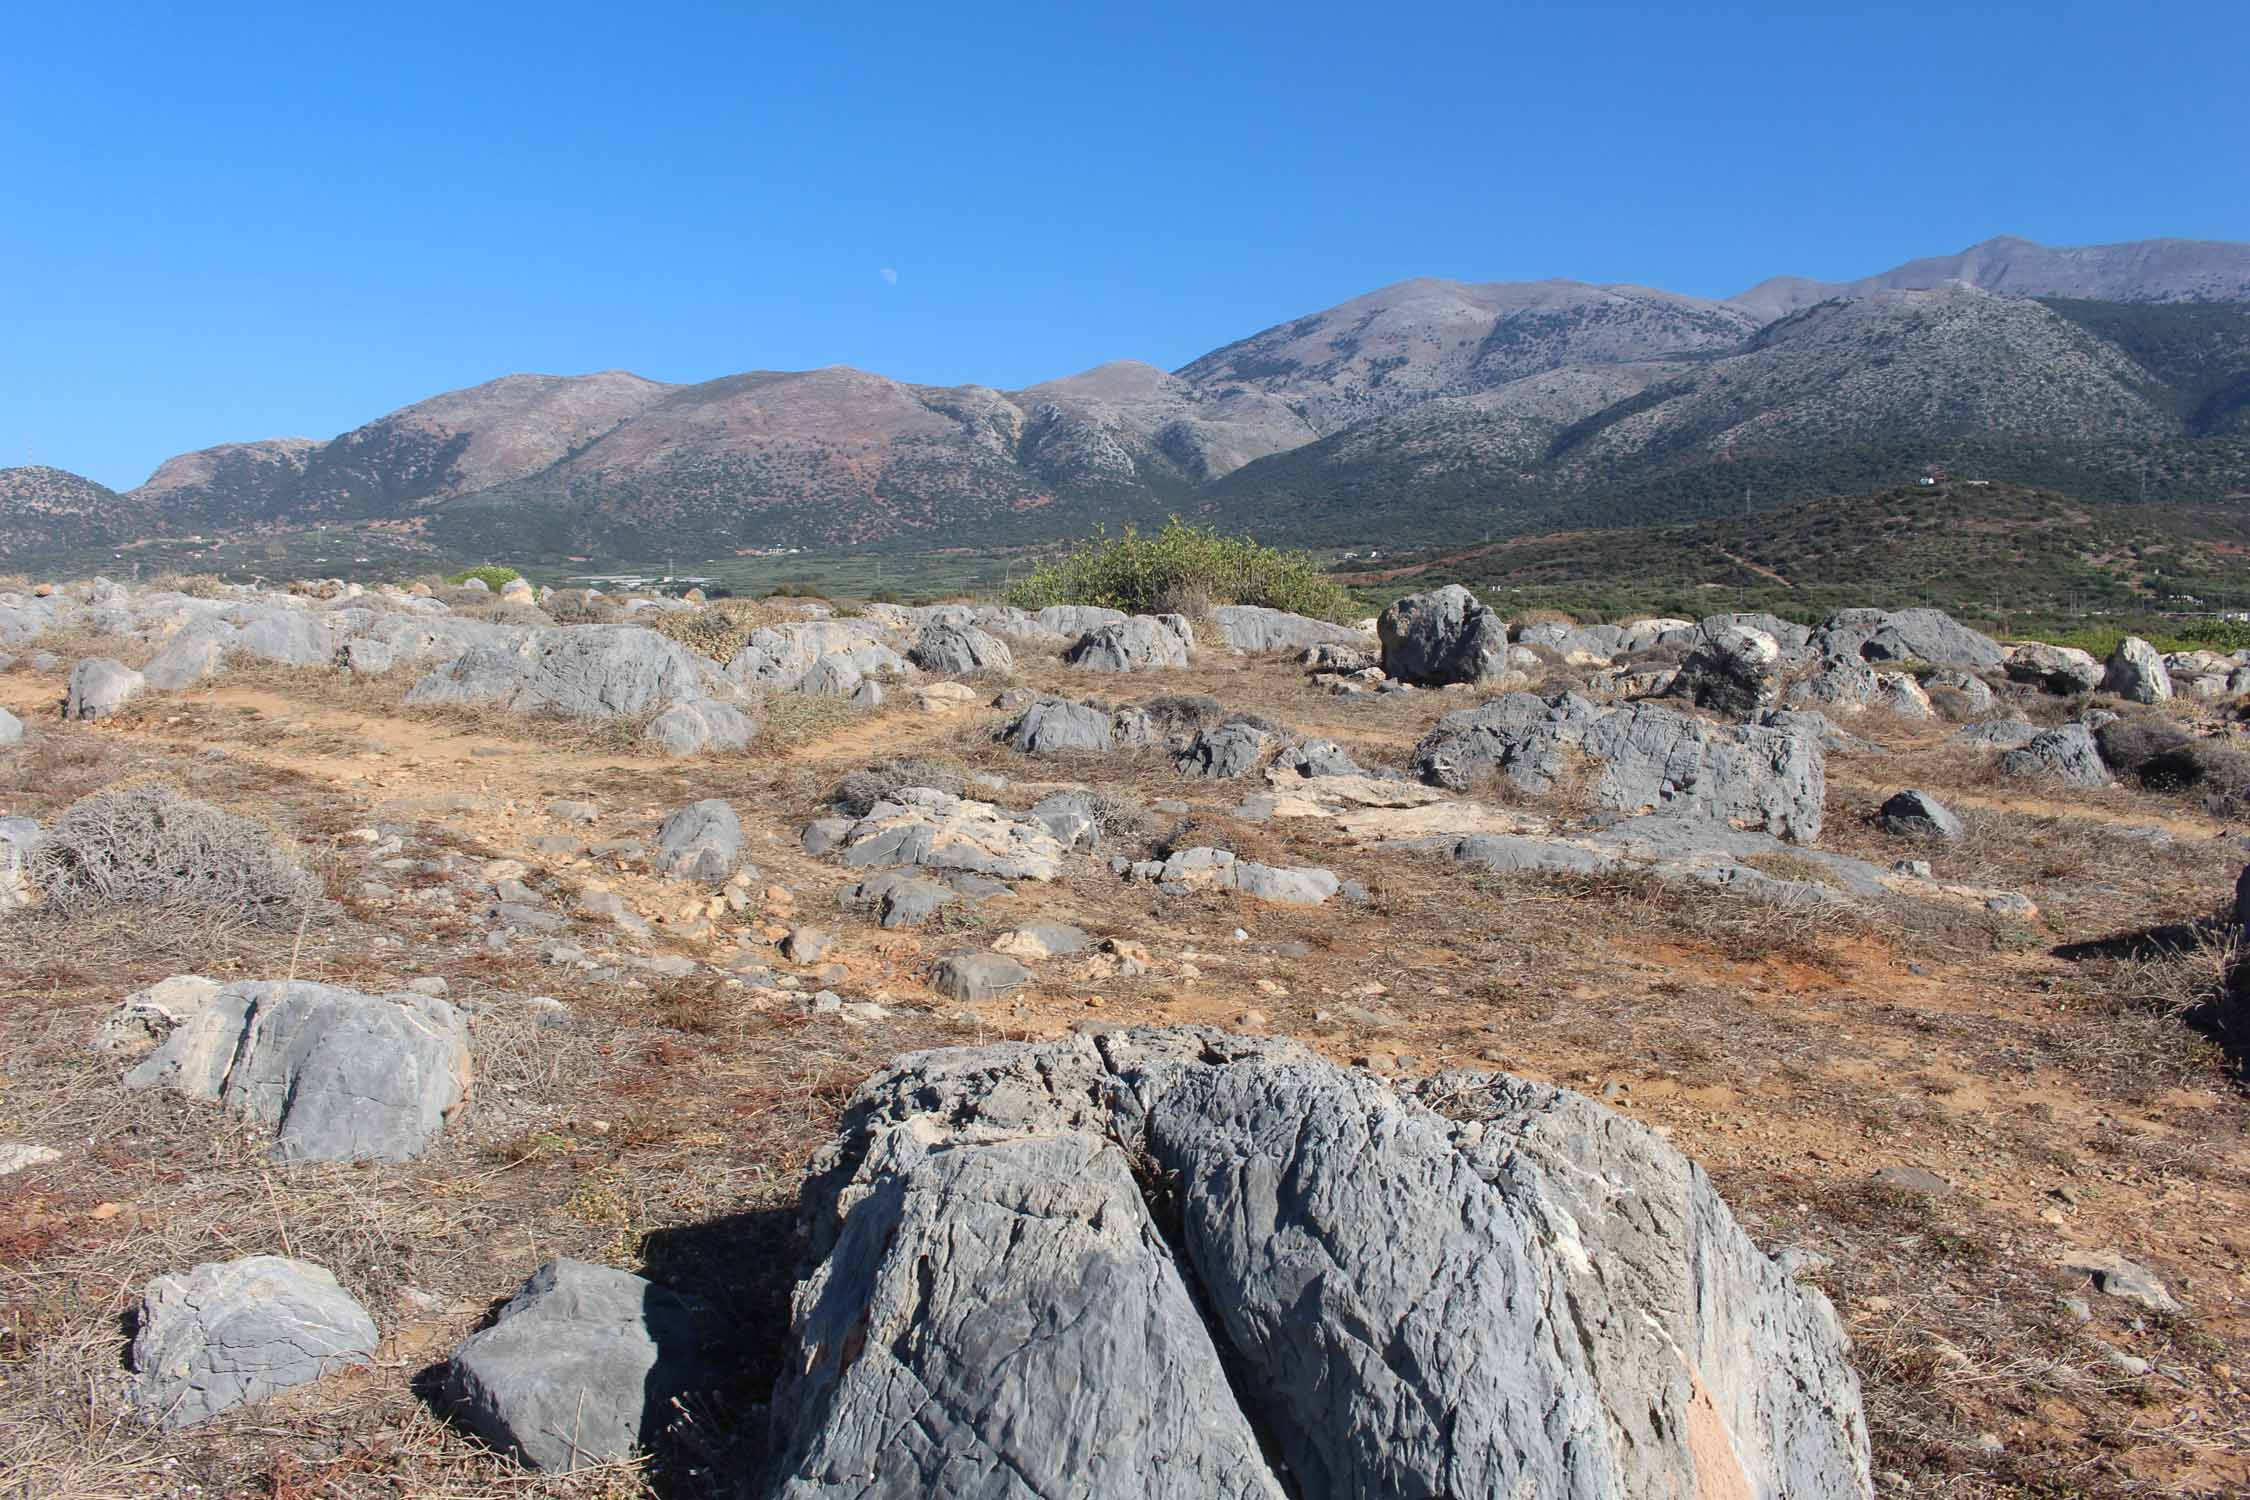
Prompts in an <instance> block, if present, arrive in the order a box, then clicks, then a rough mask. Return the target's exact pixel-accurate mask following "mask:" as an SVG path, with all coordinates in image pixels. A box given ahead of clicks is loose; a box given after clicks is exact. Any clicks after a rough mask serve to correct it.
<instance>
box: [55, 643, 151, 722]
mask: <svg viewBox="0 0 2250 1500" xmlns="http://www.w3.org/2000/svg"><path fill="white" fill-rule="evenodd" d="M146 686H148V679H146V678H145V677H143V676H141V674H140V673H138V672H136V671H134V670H133V669H132V668H131V667H128V666H126V665H125V664H124V663H123V662H121V661H117V660H115V659H113V658H111V657H107V656H89V657H87V658H86V659H85V660H84V661H82V662H80V663H79V664H78V665H77V666H75V667H72V668H71V669H70V687H69V690H68V693H67V695H66V696H65V697H64V699H63V717H64V718H66V719H106V718H108V717H109V716H110V715H111V714H114V713H116V712H117V711H118V710H119V709H121V708H123V707H124V706H125V705H126V704H127V703H129V702H131V701H132V700H133V699H134V698H135V697H137V696H139V694H140V691H141V689H142V688H144V687H146Z"/></svg>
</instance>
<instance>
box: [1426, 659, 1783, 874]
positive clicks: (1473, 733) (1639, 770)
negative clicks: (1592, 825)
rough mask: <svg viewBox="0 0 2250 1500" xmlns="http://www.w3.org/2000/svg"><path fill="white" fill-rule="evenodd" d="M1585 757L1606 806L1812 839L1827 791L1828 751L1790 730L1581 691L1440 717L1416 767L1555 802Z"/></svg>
mask: <svg viewBox="0 0 2250 1500" xmlns="http://www.w3.org/2000/svg"><path fill="white" fill-rule="evenodd" d="M1580 757H1583V759H1584V761H1586V762H1590V763H1591V766H1592V771H1593V774H1592V778H1591V783H1592V784H1591V787H1590V790H1591V793H1592V796H1593V799H1594V802H1595V803H1596V805H1597V806H1600V807H1603V808H1606V809H1609V810H1611V811H1615V812H1624V813H1643V812H1663V813H1667V814H1671V815H1675V816H1680V817H1689V818H1699V819H1706V820H1710V821H1714V822H1719V823H1724V824H1728V825H1731V826H1734V827H1741V828H1763V829H1766V830H1767V831H1769V832H1771V833H1773V834H1775V835H1777V836H1779V837H1781V838H1785V839H1790V840H1793V841H1796V842H1799V843H1810V842H1812V841H1813V840H1814V839H1816V838H1818V837H1819V836H1820V819H1821V807H1822V803H1823V801H1824V800H1825V798H1826V795H1827V778H1826V773H1825V770H1824V766H1823V752H1822V750H1821V748H1820V746H1819V745H1818V743H1816V742H1814V741H1811V740H1808V739H1806V738H1805V737H1804V736H1803V735H1800V734H1798V733H1796V732H1795V731H1793V730H1789V729H1777V728H1769V727H1766V726H1763V725H1747V724H1736V725H1715V724H1709V723H1706V722H1704V721H1703V720H1700V719H1695V718H1691V717H1689V716H1687V715H1685V714H1680V713H1675V712H1673V711H1672V710H1670V709H1665V708H1659V707H1657V706H1655V705H1653V704H1645V703H1635V704H1630V705H1625V706H1622V707H1615V708H1602V707H1598V706H1596V705H1595V704H1594V703H1592V702H1591V701H1589V700H1587V699H1585V698H1582V697H1580V696H1579V695H1577V694H1575V693H1560V694H1557V695H1556V696H1555V697H1553V698H1549V699H1542V698H1538V697H1535V696H1533V695H1532V694H1529V693H1508V694H1505V695H1503V696H1501V697H1499V698H1495V699H1493V700H1492V701H1491V702H1489V703H1486V704H1483V705H1480V706H1479V707H1476V708H1471V709H1462V710H1459V711H1457V712H1454V713H1450V714H1447V715H1446V716H1445V717H1444V718H1442V719H1440V720H1438V722H1437V724H1436V726H1435V727H1433V728H1432V729H1431V731H1430V733H1429V734H1427V735H1425V736H1424V737H1423V739H1422V742H1421V743H1420V744H1418V745H1417V746H1415V749H1414V761H1413V764H1414V770H1415V773H1416V774H1417V775H1418V776H1420V778H1421V779H1422V780H1423V781H1425V782H1428V783H1429V784H1431V785H1433V786H1443V787H1447V788H1450V789H1452V790H1455V791H1465V790H1467V789H1468V788H1469V787H1471V786H1473V785H1475V784H1476V783H1478V782H1480V781H1482V780H1484V779H1485V778H1487V777H1490V776H1495V775H1497V776H1502V777H1505V778H1506V779H1507V780H1508V781H1510V782H1512V783H1513V784H1515V785H1516V786H1518V787H1520V788H1522V789H1523V790H1524V791H1527V792H1531V793H1534V794H1544V793H1546V792H1550V791H1552V790H1554V788H1555V787H1556V785H1557V784H1558V783H1559V782H1561V781H1562V780H1564V779H1565V778H1566V777H1567V776H1568V775H1570V774H1571V771H1572V768H1573V763H1574V762H1576V761H1578V760H1579V758H1580Z"/></svg>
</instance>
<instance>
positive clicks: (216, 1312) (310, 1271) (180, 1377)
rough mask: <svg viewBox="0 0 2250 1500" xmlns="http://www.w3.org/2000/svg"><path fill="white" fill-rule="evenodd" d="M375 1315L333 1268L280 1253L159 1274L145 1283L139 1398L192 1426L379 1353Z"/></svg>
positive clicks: (145, 1410)
mask: <svg viewBox="0 0 2250 1500" xmlns="http://www.w3.org/2000/svg"><path fill="white" fill-rule="evenodd" d="M375 1344H376V1333H375V1324H374V1321H373V1320H372V1319H370V1318H369V1317H368V1316H367V1311H366V1309H365V1308H363V1307H361V1306H360V1305H359V1304H358V1303H357V1302H355V1301H353V1300H352V1298H351V1296H350V1295H349V1294H348V1293H346V1292H345V1291H344V1289H343V1288H342V1287H341V1286H338V1285H337V1284H336V1278H335V1277H334V1276H333V1275H331V1274H330V1273H329V1272H328V1271H327V1270H325V1269H324V1268H322V1267H320V1266H316V1265H313V1264H311V1263H310V1262H307V1261H301V1260H289V1259H285V1258H283V1257H281V1256H278V1255H252V1256H246V1257H244V1258H243V1259H241V1260H231V1261H221V1262H211V1263H207V1264H204V1265H199V1266H197V1267H195V1268H194V1269H193V1270H191V1271H189V1272H187V1273H186V1274H184V1275H170V1276H159V1277H157V1278H156V1279H155V1280H154V1281H151V1282H150V1283H149V1284H148V1287H147V1289H146V1290H144V1291H143V1292H142V1293H141V1306H140V1315H139V1318H138V1320H137V1327H136V1331H135V1333H134V1335H133V1350H132V1364H133V1369H134V1370H135V1371H136V1372H137V1373H138V1376H139V1379H138V1380H137V1381H136V1382H135V1384H134V1386H133V1404H134V1405H135V1406H136V1407H138V1408H139V1409H140V1411H141V1413H142V1414H143V1415H144V1416H145V1417H147V1419H148V1420H149V1421H151V1422H153V1423H155V1424H156V1425H157V1426H159V1427H166V1428H179V1427H192V1426H194V1425H195V1424H196V1423H198V1422H202V1421H206V1420H208V1419H209V1418H212V1417H215V1416H217V1415H218V1414H219V1413H221V1412H224V1411H230V1410H232V1409H233V1408H235V1407H237V1406H243V1405H247V1404H249V1403H251V1402H256V1401H263V1400H265V1399H266V1398H267V1397H269V1396H272V1395H274V1394H276V1393H277V1392H280V1391H285V1390H288V1389H289V1388H290V1387H292V1386H299V1385H304V1384H306V1383H307V1382H309V1381H314V1380H318V1379H320V1378H321V1377H322V1376H323V1375H327V1374H329V1373H330V1372H332V1371H335V1370H340V1369H343V1368H345V1367H346V1366H349V1365H365V1364H372V1363H374V1360H375Z"/></svg>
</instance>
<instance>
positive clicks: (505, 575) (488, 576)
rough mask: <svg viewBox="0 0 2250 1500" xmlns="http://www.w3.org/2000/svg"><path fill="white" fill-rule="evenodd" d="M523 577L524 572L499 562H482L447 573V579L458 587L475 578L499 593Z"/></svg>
mask: <svg viewBox="0 0 2250 1500" xmlns="http://www.w3.org/2000/svg"><path fill="white" fill-rule="evenodd" d="M521 577H523V574H521V573H519V572H517V571H516V570H515V569H514V568H503V567H501V566H500V565H499V564H498V563H481V564H479V565H478V566H476V567H473V568H463V569H462V570H461V571H460V572H458V573H448V574H446V575H445V581H446V582H447V583H450V584H452V585H453V586H454V587H456V588H458V587H460V586H461V585H462V584H464V583H467V582H468V581H469V580H470V579H472V578H474V579H475V580H477V582H479V583H481V584H483V585H484V586H485V587H486V588H488V589H491V590H492V591H493V592H494V593H498V592H499V591H500V590H501V589H503V588H506V587H507V586H508V585H509V584H511V583H514V582H515V581H516V580H517V579H519V578H521Z"/></svg>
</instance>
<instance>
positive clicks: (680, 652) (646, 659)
mask: <svg viewBox="0 0 2250 1500" xmlns="http://www.w3.org/2000/svg"><path fill="white" fill-rule="evenodd" d="M711 675H712V673H711V664H710V663H709V662H707V661H705V660H704V659H703V658H702V657H699V656H697V655H696V654H695V653H694V652H692V651H690V650H688V649H687V647H685V646H682V645H681V644H680V643H679V642H677V641H674V640H671V639H668V638H667V637H665V636H661V635H658V634H657V633H656V632H655V631H653V630H649V629H646V628H644V627H642V626H638V625H569V626H556V627H553V628H551V629H547V630H534V631H532V632H530V633H529V634H528V635H526V636H525V637H523V639H522V640H521V641H520V642H519V643H518V644H516V645H515V646H513V647H498V646H479V647H472V648H471V649H470V650H468V651H466V652H464V653H462V654H461V655H460V656H459V657H457V658H455V659H454V660H453V661H452V662H450V663H448V664H447V665H445V666H443V667H440V668H438V669H437V670H436V671H434V672H432V673H430V674H429V675H428V676H426V677H424V678H423V679H422V680H421V681H420V682H417V683H416V684H415V685H414V686H413V688H412V689H411V690H409V691H408V693H407V695H406V701H407V702H409V703H497V704H500V705H501V706H503V707H506V708H510V709H513V710H515V711H516V712H518V713H551V714H560V715H563V716H566V717H570V718H582V719H606V718H616V717H620V716H624V715H629V714H639V713H646V712H648V711H649V710H651V709H656V708H661V707H663V706H665V705H667V704H672V703H693V702H697V701H700V700H702V699H704V698H706V697H708V696H709V694H708V693H707V692H706V691H705V688H706V684H707V683H708V682H709V680H710V678H711Z"/></svg>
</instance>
